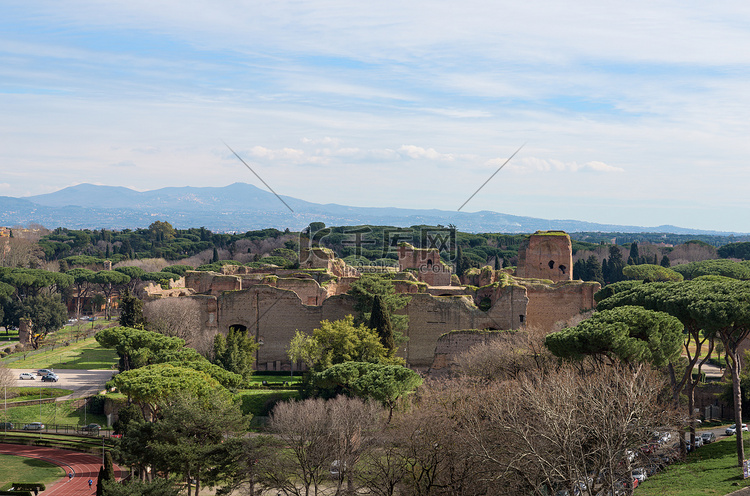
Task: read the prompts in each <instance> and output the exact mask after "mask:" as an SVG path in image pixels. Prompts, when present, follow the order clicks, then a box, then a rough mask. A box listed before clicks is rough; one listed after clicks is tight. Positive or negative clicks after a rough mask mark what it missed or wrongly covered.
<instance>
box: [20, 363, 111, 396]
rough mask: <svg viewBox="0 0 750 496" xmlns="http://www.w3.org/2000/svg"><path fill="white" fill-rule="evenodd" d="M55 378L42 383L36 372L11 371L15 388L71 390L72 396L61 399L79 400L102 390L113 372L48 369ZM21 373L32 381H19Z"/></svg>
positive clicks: (26, 370)
mask: <svg viewBox="0 0 750 496" xmlns="http://www.w3.org/2000/svg"><path fill="white" fill-rule="evenodd" d="M50 370H51V371H52V372H54V373H55V374H56V375H57V377H58V381H57V382H44V381H42V378H41V376H38V375H36V370H28V369H11V371H12V372H13V375H14V377H15V378H16V384H15V385H16V386H24V387H59V388H63V389H72V390H73V394H72V395H70V396H64V397H63V398H65V399H69V398H71V397H72V398H81V397H84V396H90V395H93V394H96V393H97V392H99V391H101V390H102V389H104V385H105V384H106V382H107V381H108V380H110V379H111V378H112V375H113V374H114V373H115V371H114V370H70V369H50ZM22 373H29V374H31V375H32V376H33V377H34V378H33V379H26V380H23V379H19V377H20V375H21V374H22Z"/></svg>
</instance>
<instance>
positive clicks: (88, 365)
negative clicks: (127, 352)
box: [0, 337, 117, 370]
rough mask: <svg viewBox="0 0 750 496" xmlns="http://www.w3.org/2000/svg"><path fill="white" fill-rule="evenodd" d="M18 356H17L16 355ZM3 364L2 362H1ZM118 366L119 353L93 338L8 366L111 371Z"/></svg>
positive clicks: (28, 357) (31, 356)
mask: <svg viewBox="0 0 750 496" xmlns="http://www.w3.org/2000/svg"><path fill="white" fill-rule="evenodd" d="M16 356H17V355H16ZM0 363H2V361H0ZM116 365H117V353H115V351H114V350H108V349H105V348H102V347H101V346H99V343H97V342H96V339H94V338H93V337H91V338H86V339H80V340H79V341H78V342H77V343H76V342H71V343H70V344H69V345H68V346H64V345H61V346H59V347H57V348H55V349H54V350H50V351H43V352H42V353H39V354H36V355H28V356H27V357H26V359H21V360H17V361H14V362H12V363H9V364H7V366H8V367H11V368H14V369H30V370H35V369H86V370H101V369H111V368H113V367H115V366H116Z"/></svg>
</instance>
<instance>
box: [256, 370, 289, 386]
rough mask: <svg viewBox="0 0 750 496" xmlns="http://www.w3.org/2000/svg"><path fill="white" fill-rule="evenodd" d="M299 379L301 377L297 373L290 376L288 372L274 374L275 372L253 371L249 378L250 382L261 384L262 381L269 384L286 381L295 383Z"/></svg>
mask: <svg viewBox="0 0 750 496" xmlns="http://www.w3.org/2000/svg"><path fill="white" fill-rule="evenodd" d="M301 380H302V377H301V376H299V375H295V376H293V377H292V376H290V375H289V374H287V375H275V374H263V373H254V374H253V375H252V378H251V379H250V382H251V383H253V384H261V383H262V382H263V381H266V382H268V383H269V384H283V383H285V382H288V383H290V384H293V385H296V384H297V383H298V382H300V381H301Z"/></svg>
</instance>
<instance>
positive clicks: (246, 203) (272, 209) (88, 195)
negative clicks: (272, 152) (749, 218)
mask: <svg viewBox="0 0 750 496" xmlns="http://www.w3.org/2000/svg"><path fill="white" fill-rule="evenodd" d="M281 198H283V200H284V202H286V203H287V204H288V205H289V207H291V209H292V210H293V212H292V211H290V210H289V209H288V208H286V207H285V206H284V205H283V204H282V203H281V202H280V201H279V199H278V198H276V197H275V196H274V195H273V194H272V193H270V192H267V191H265V190H262V189H259V188H256V187H255V186H253V185H251V184H245V183H234V184H231V185H229V186H224V187H222V188H213V187H203V188H200V187H190V186H187V187H183V188H161V189H156V190H152V191H144V192H139V191H134V190H132V189H128V188H123V187H117V186H96V185H93V184H79V185H77V186H71V187H69V188H65V189H62V190H60V191H56V192H54V193H49V194H45V195H36V196H28V197H25V198H13V197H9V196H0V225H3V226H15V225H28V224H30V223H36V224H41V225H43V226H45V227H47V228H50V229H53V228H55V227H67V228H70V229H85V228H89V229H101V228H107V229H117V230H121V229H134V228H139V227H148V226H149V225H150V224H151V223H152V222H154V221H157V220H161V221H167V222H169V223H170V224H172V225H173V226H174V227H176V228H178V229H186V228H189V227H206V228H207V229H210V230H211V231H214V232H228V231H237V232H245V231H250V230H254V229H265V228H269V227H275V228H277V229H282V230H283V229H285V228H289V229H290V230H292V231H299V230H301V229H303V228H304V227H306V226H307V225H308V224H309V223H310V222H325V223H326V225H329V226H345V225H361V224H371V225H387V226H397V227H408V226H413V225H420V224H425V225H438V224H440V225H444V226H447V225H449V224H454V225H455V226H456V227H457V228H458V229H459V230H460V231H465V232H503V233H516V232H534V231H537V230H545V229H561V230H564V231H568V232H580V231H599V232H660V233H674V234H713V235H730V234H737V233H728V232H718V231H701V230H697V229H686V228H681V227H676V226H655V227H643V226H622V225H615V224H597V223H593V222H584V221H577V220H546V219H538V218H534V217H522V216H517V215H507V214H501V213H497V212H490V211H486V210H485V211H481V212H474V213H468V212H456V211H447V210H435V209H433V210H419V209H405V208H389V207H385V208H372V207H348V206H345V205H336V204H333V203H329V204H325V205H322V204H318V203H310V202H306V201H304V200H299V199H297V198H292V197H289V196H282V197H281Z"/></svg>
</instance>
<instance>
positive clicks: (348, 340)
mask: <svg viewBox="0 0 750 496" xmlns="http://www.w3.org/2000/svg"><path fill="white" fill-rule="evenodd" d="M389 355H390V354H389V350H388V349H387V348H386V347H385V346H383V343H381V342H380V337H379V336H378V334H377V332H376V331H374V330H373V329H370V328H369V327H366V326H365V325H364V324H360V325H355V324H354V317H352V316H351V315H347V316H346V317H344V318H343V319H341V320H335V321H333V322H330V321H328V320H324V321H322V322H321V323H320V327H319V328H317V329H314V330H313V333H312V335H308V334H305V333H303V332H299V331H297V333H296V334H295V336H294V338H292V341H291V343H290V345H289V357H290V358H291V359H292V360H293V361H297V360H302V361H303V362H305V364H306V365H307V366H308V368H310V369H311V370H315V371H318V372H320V371H322V370H325V369H327V368H328V367H330V366H331V365H335V364H337V363H343V362H350V361H355V362H376V363H388V362H393V361H398V359H396V358H390V357H389Z"/></svg>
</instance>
